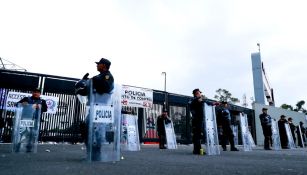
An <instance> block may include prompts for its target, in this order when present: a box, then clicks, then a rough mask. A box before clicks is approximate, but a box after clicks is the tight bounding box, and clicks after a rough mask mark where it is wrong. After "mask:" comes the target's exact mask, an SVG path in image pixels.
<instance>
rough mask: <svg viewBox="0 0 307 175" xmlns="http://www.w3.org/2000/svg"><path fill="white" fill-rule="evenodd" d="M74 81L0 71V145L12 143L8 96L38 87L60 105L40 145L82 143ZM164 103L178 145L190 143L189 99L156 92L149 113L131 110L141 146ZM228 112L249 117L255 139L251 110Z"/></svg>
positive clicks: (45, 124)
mask: <svg viewBox="0 0 307 175" xmlns="http://www.w3.org/2000/svg"><path fill="white" fill-rule="evenodd" d="M77 80H78V79H74V78H69V77H59V76H52V75H45V74H35V73H29V72H18V71H8V70H2V69H0V117H1V118H0V120H2V121H3V122H4V127H3V128H2V130H0V139H1V140H2V141H3V142H10V141H11V134H12V127H13V120H14V112H11V111H7V110H6V108H5V102H6V97H7V94H8V92H9V91H14V92H24V93H31V92H30V90H31V89H33V88H36V87H41V89H42V90H43V93H42V95H47V96H54V97H58V98H59V103H58V110H57V112H56V114H45V113H44V114H43V115H42V118H41V125H40V137H39V141H43V142H46V141H55V142H71V143H77V142H82V136H81V130H82V128H81V126H82V125H81V124H82V122H83V121H84V118H85V115H86V107H85V105H82V104H81V103H80V102H79V101H78V99H77V97H76V96H75V95H74V85H75V83H76V81H77ZM165 99H167V102H166V104H167V106H168V110H169V115H170V117H171V118H172V120H173V121H174V129H175V133H176V138H177V142H178V143H191V124H190V123H191V122H190V120H191V115H190V111H189V108H188V101H189V100H191V97H188V96H183V95H178V94H170V93H166V92H164V91H157V90H154V92H153V100H154V105H153V108H152V109H142V108H138V109H136V108H133V111H134V113H136V114H137V116H138V125H139V134H140V140H141V142H145V141H150V142H157V141H158V138H157V135H156V127H155V122H156V117H157V116H158V115H159V114H161V112H162V107H163V105H164V103H165ZM231 111H232V112H233V113H236V112H245V113H247V114H248V122H249V126H251V131H252V132H251V133H252V135H253V137H254V138H255V133H256V132H255V122H254V112H253V110H251V109H247V108H243V107H239V106H234V105H232V106H231ZM239 139H240V138H239Z"/></svg>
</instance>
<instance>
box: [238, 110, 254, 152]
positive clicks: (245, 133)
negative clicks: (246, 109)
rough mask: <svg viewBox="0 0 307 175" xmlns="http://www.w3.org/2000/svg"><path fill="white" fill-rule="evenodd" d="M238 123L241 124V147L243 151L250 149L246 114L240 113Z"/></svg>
mask: <svg viewBox="0 0 307 175" xmlns="http://www.w3.org/2000/svg"><path fill="white" fill-rule="evenodd" d="M240 125H241V135H242V143H243V149H244V151H252V145H251V142H250V138H249V129H248V122H247V115H246V114H242V113H240Z"/></svg>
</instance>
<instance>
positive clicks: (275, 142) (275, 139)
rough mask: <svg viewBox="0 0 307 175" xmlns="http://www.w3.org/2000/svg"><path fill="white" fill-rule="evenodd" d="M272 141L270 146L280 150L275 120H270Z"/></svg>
mask: <svg viewBox="0 0 307 175" xmlns="http://www.w3.org/2000/svg"><path fill="white" fill-rule="evenodd" d="M272 142H273V143H272V148H273V149H274V150H281V144H280V136H279V129H278V125H277V122H276V121H275V120H272Z"/></svg>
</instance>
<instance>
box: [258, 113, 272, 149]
mask: <svg viewBox="0 0 307 175" xmlns="http://www.w3.org/2000/svg"><path fill="white" fill-rule="evenodd" d="M259 118H260V122H261V126H262V131H263V136H264V149H265V150H271V148H270V145H271V144H272V118H271V116H270V115H268V109H267V108H262V114H260V115H259Z"/></svg>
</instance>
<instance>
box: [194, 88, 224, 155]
mask: <svg viewBox="0 0 307 175" xmlns="http://www.w3.org/2000/svg"><path fill="white" fill-rule="evenodd" d="M192 93H193V96H194V97H193V100H192V101H191V102H189V106H190V111H191V113H192V134H193V136H192V142H193V145H194V147H193V154H201V151H200V150H201V149H202V148H201V140H202V133H203V127H204V126H203V123H204V121H203V120H204V103H206V104H208V105H217V104H218V103H211V102H209V101H208V100H206V99H205V98H204V96H203V95H202V92H201V91H200V90H199V89H194V90H193V92H192Z"/></svg>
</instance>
